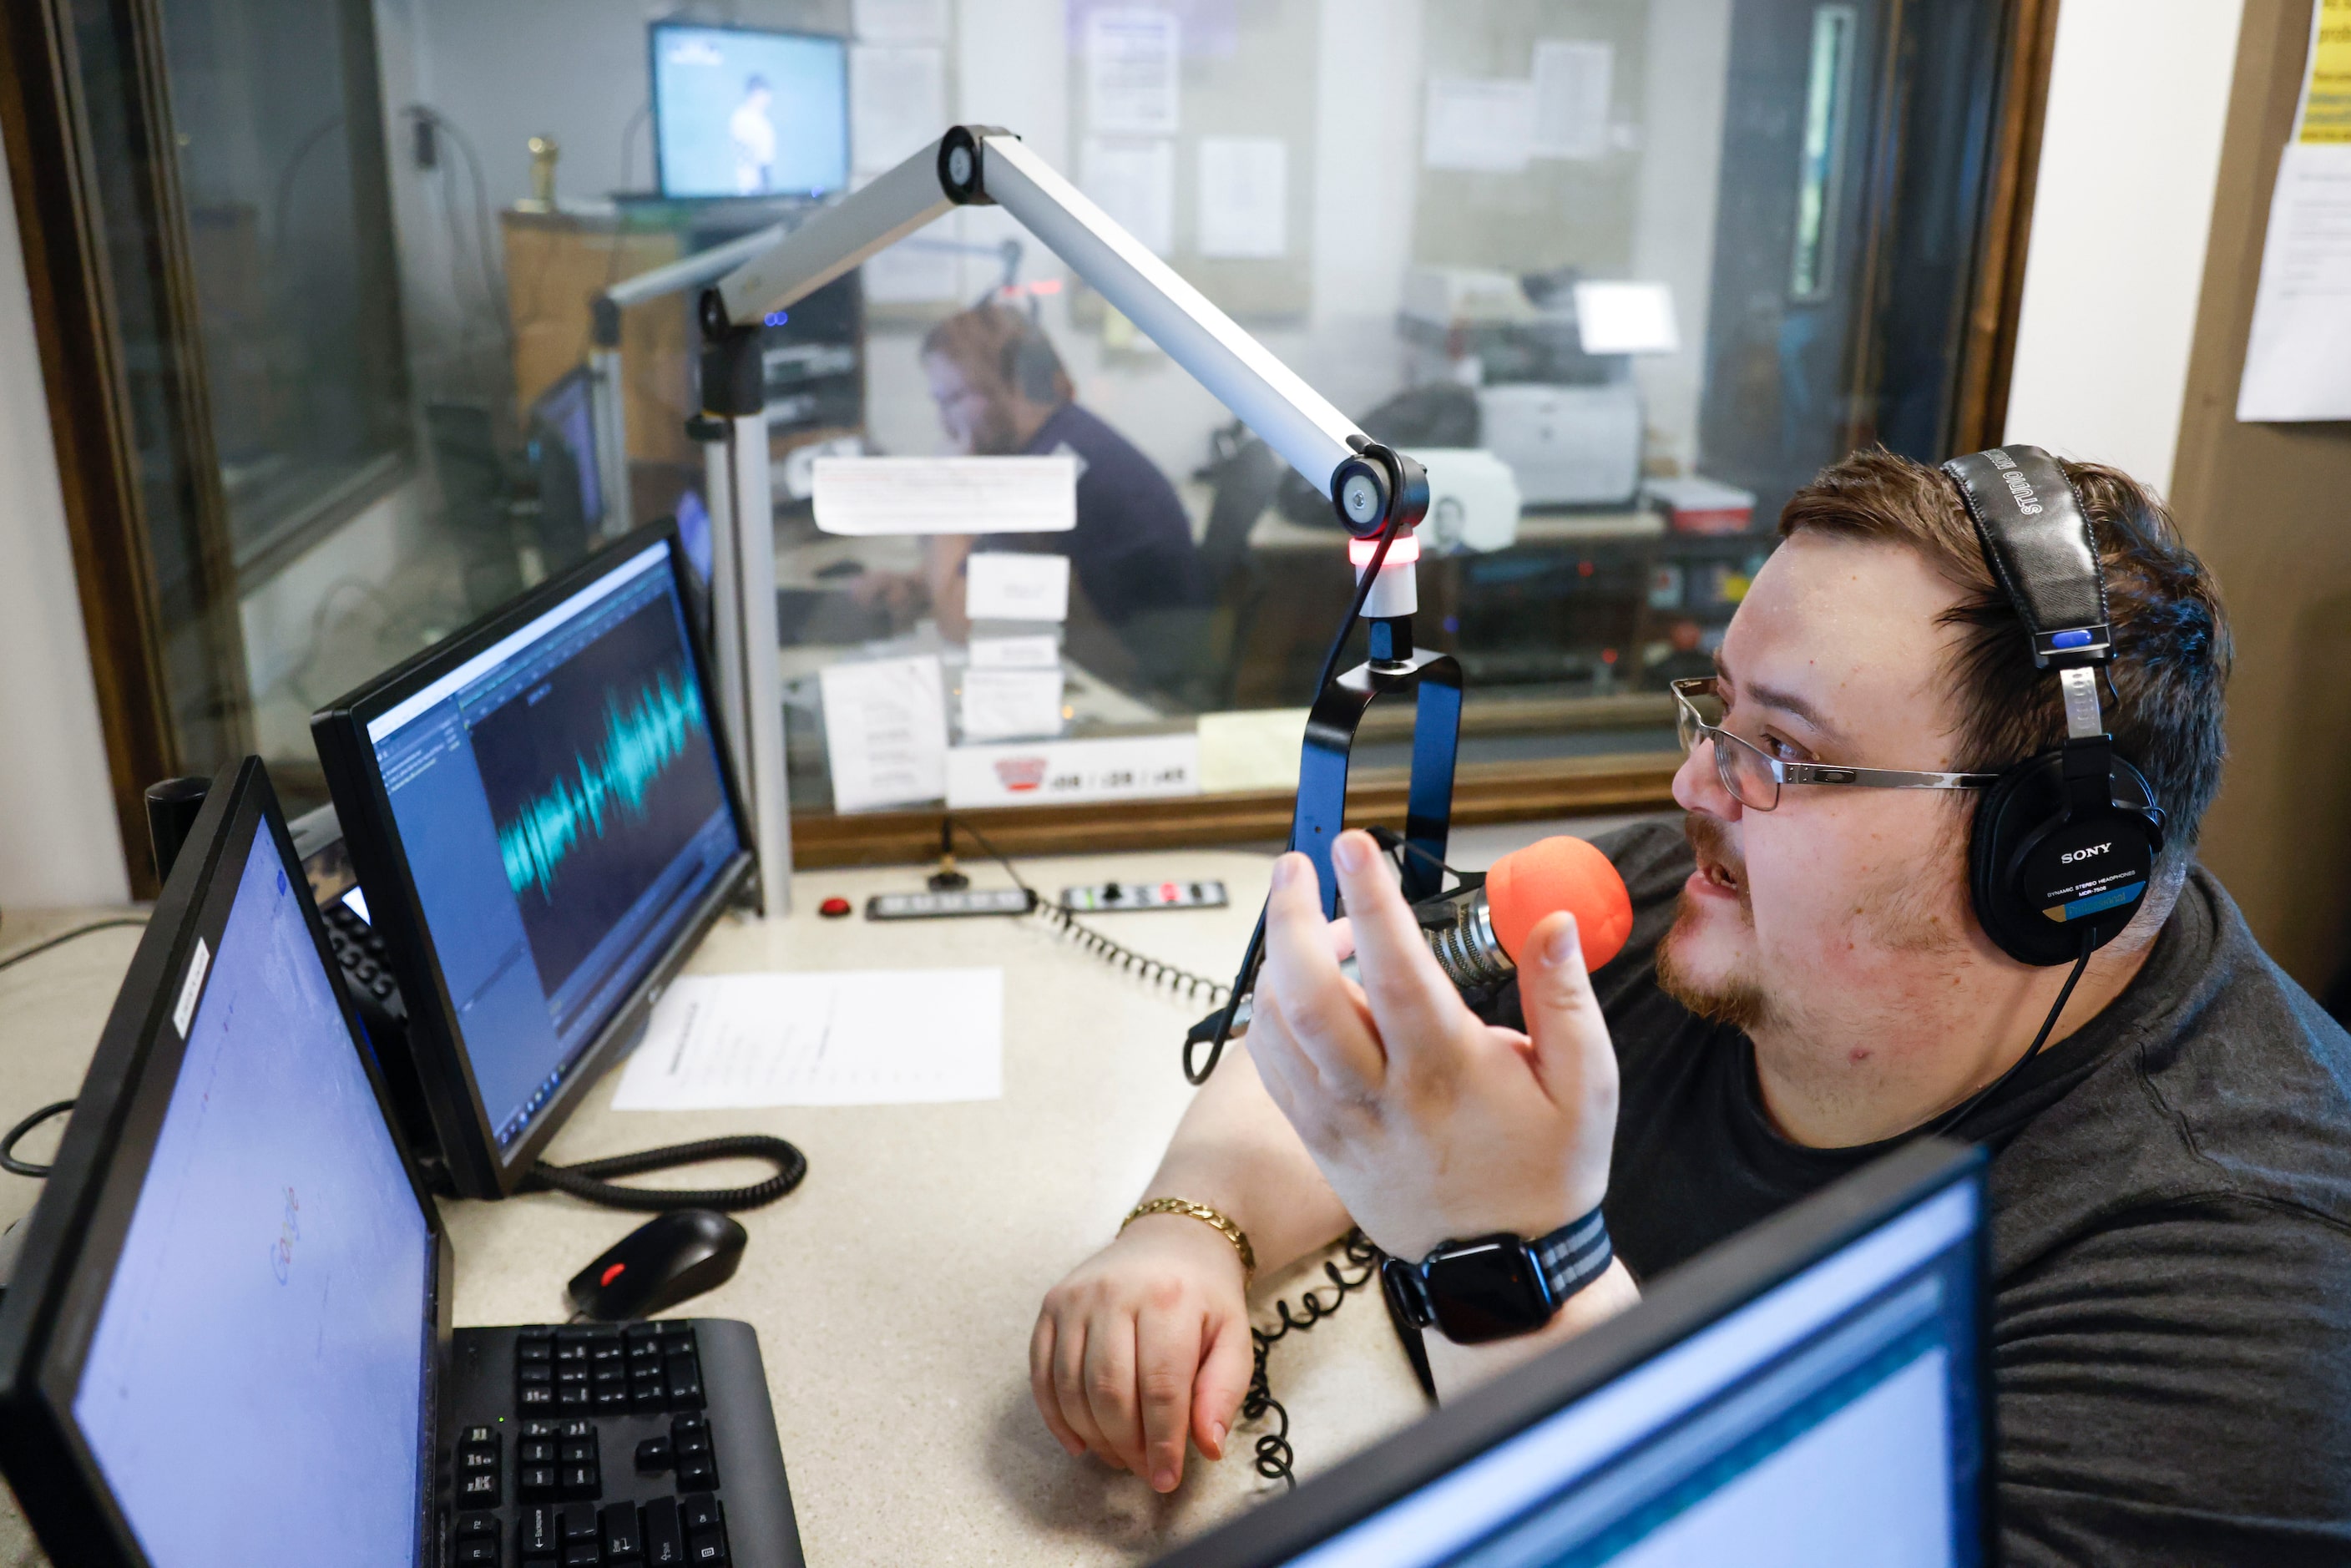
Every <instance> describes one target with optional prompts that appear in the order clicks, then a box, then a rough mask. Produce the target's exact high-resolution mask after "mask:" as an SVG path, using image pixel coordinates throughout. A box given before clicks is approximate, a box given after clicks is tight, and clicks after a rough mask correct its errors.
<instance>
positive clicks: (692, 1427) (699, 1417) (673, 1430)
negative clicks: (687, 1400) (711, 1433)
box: [669, 1410, 710, 1437]
mask: <svg viewBox="0 0 2351 1568" xmlns="http://www.w3.org/2000/svg"><path fill="white" fill-rule="evenodd" d="M708 1430H710V1417H709V1416H705V1415H703V1414H702V1413H701V1412H700V1411H698V1410H689V1411H686V1412H685V1413H684V1415H680V1416H671V1417H670V1418H669V1435H670V1436H671V1437H684V1435H685V1434H686V1433H688V1432H707V1431H708Z"/></svg>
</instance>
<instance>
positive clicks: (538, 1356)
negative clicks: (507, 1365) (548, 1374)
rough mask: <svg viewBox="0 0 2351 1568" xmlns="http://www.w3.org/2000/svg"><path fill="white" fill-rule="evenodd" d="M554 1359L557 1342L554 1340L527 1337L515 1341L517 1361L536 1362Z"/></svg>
mask: <svg viewBox="0 0 2351 1568" xmlns="http://www.w3.org/2000/svg"><path fill="white" fill-rule="evenodd" d="M554 1359H555V1342H554V1341H553V1340H546V1339H526V1340H517V1342H516V1343H515V1360H516V1361H517V1362H523V1363H534V1362H542V1361H553V1360H554Z"/></svg>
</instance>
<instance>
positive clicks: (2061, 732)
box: [1780, 447, 2230, 865]
mask: <svg viewBox="0 0 2351 1568" xmlns="http://www.w3.org/2000/svg"><path fill="white" fill-rule="evenodd" d="M2062 466H2063V467H2064V470H2065V476H2066V477H2067V478H2068V479H2070V480H2072V481H2073V485H2074V493H2075V494H2076V495H2078V496H2079V497H2081V500H2082V511H2083V514H2084V516H2085V517H2088V519H2089V523H2090V532H2091V535H2092V537H2093V538H2095V540H2096V541H2097V549H2098V563H2099V566H2100V568H2101V569H2102V570H2104V571H2105V579H2106V608H2107V616H2108V620H2109V623H2110V625H2111V626H2112V628H2113V632H2114V641H2115V656H2114V661H2113V663H2112V664H2109V665H2108V666H2107V671H2108V674H2110V675H2111V676H2112V677H2113V695H2114V700H2113V701H2112V702H2110V704H2109V711H2108V713H2107V715H2106V722H2107V723H2108V724H2109V725H2110V726H2111V727H2112V728H2113V732H2114V737H2115V749H2116V751H2117V752H2119V753H2120V754H2121V755H2122V756H2123V757H2125V758H2128V759H2129V760H2130V761H2131V762H2133V763H2134V764H2136V765H2137V768H2138V770H2139V771H2140V772H2141V773H2142V774H2144V775H2146V777H2147V784H2148V786H2149V787H2150V788H2151V789H2153V790H2154V791H2155V800H2156V803H2157V804H2158V805H2159V806H2161V807H2162V808H2163V810H2164V811H2165V813H2166V815H2167V816H2168V819H2169V821H2168V824H2167V826H2166V829H2165V845H2164V854H2163V859H2164V860H2165V861H2166V862H2170V863H2172V864H2175V865H2176V864H2179V863H2182V862H2184V861H2185V858H2186V855H2187V853H2188V852H2189V850H2190V849H2191V848H2192V847H2193V846H2194V844H2195V842H2196V832H2197V828H2198V826H2199V823H2201V822H2202V821H2203V819H2204V810H2205V808H2206V807H2208V806H2210V804H2211V803H2212V797H2213V795H2214V793H2215V792H2217V791H2218V790H2219V789H2220V765H2221V762H2222V761H2223V759H2224V758H2225V757H2226V756H2227V750H2228V747H2227V743H2226V741H2225V739H2224V738H2223V737H2222V733H2221V717H2222V706H2223V703H2222V698H2223V693H2224V690H2225V688H2226V687H2227V685H2228V681H2229V663H2230V646H2229V625H2228V621H2227V619H2226V617H2225V616H2224V615H2223V614H2222V612H2221V610H2220V594H2219V592H2218V591H2216V590H2215V589H2214V587H2213V585H2212V577H2211V574H2210V572H2208V571H2206V570H2204V563H2203V562H2202V561H2200V560H2198V559H2196V556H2195V553H2194V552H2193V551H2191V550H2190V549H2189V548H2188V547H2187V546H2186V545H2184V544H2182V543H2181V542H2180V540H2179V528H2177V527H2176V526H2175V525H2174V524H2173V522H2172V520H2171V514H2170V513H2169V512H2168V511H2167V510H2165V508H2164V505H2163V503H2162V502H2161V501H2159V500H2158V499H2157V498H2156V497H2155V495H2154V494H2153V493H2152V492H2151V491H2149V490H2148V489H2147V487H2146V486H2143V485H2141V484H2139V483H2138V482H2137V480H2135V479H2133V478H2131V477H2130V476H2128V475H2127V474H2124V473H2122V472H2121V471H2119V470H2118V469H2114V468H2109V467H2106V466H2105V465H2102V464H2096V463H2066V464H2064V465H2062ZM1808 530H1809V531H1812V532H1816V533H1823V534H1829V535H1834V536H1838V537H1842V538H1864V539H1886V540H1891V541H1895V542H1898V543H1902V544H1907V545H1908V546H1910V547H1911V548H1912V549H1916V550H1917V551H1919V552H1920V553H1921V554H1923V555H1924V556H1925V557H1926V558H1927V559H1928V561H1930V562H1932V563H1933V565H1934V566H1935V568H1936V570H1938V571H1940V572H1941V573H1942V574H1943V576H1945V577H1946V578H1948V579H1949V580H1951V581H1953V582H1955V583H1957V584H1958V585H1959V588H1960V589H1961V591H1962V597H1961V599H1960V601H1959V603H1958V604H1957V605H1956V606H1954V607H1953V608H1952V609H1951V610H1949V612H1946V613H1945V615H1944V617H1943V619H1944V620H1945V621H1946V622H1949V623H1951V624H1955V625H1961V626H1966V627H1969V628H1970V631H1969V632H1968V633H1967V635H1965V636H1964V637H1963V638H1961V639H1960V641H1959V644H1958V646H1957V648H1956V649H1955V651H1954V653H1953V655H1952V659H1951V668H1950V678H1951V685H1952V689H1953V691H1954V692H1955V693H1956V694H1957V695H1958V710H1959V756H1958V757H1957V758H1953V760H1952V762H1951V766H1952V767H1954V768H1964V769H1967V770H1969V771H1981V772H1994V771H1997V770H1999V769H2001V768H2006V767H2008V766H2009V765H2010V764H2011V763H2015V762H2020V761H2022V760H2023V759H2024V758H2028V757H2031V756H2032V755H2034V754H2035V753H2037V752H2042V751H2046V750H2049V749H2051V748H2052V747H2055V746H2057V745H2059V744H2060V743H2061V742H2063V741H2064V737H2065V719H2064V709H2063V707H2062V706H2061V705H2060V702H2059V699H2058V691H2057V683H2056V682H2055V681H2053V680H2052V679H2050V678H2049V676H2048V674H2046V673H2045V672H2043V671H2041V670H2036V669H2035V668H2034V667H2033V664H2032V650H2031V647H2030V645H2029V643H2028V641H2027V639H2026V637H2025V633H2024V624H2023V622H2022V619H2021V618H2020V617H2019V616H2018V615H2017V612H2016V608H2015V606H2014V605H2013V604H2012V603H2011V601H2010V600H2009V598H2008V595H2007V594H2006V593H2005V592H2003V591H2001V588H2000V586H1999V584H1998V583H1996V582H1995V581H1994V580H1993V579H1992V575H1991V567H1990V566H1989V565H1988V564H1986V562H1985V560H1984V554H1983V546H1982V544H1981V542H1980V539H1979V538H1978V537H1977V534H1976V528H1975V524H1974V522H1973V521H1972V520H1971V519H1970V517H1969V516H1968V512H1967V508H1966V507H1965V506H1963V505H1962V504H1961V503H1960V500H1959V489H1958V486H1956V485H1955V484H1954V482H1953V481H1952V480H1951V478H1950V477H1949V476H1948V475H1946V474H1944V473H1943V472H1942V471H1941V470H1940V469H1937V468H1929V467H1928V466H1927V465H1924V464H1921V463H1914V462H1912V461H1911V460H1910V459H1908V458H1907V457H1897V456H1896V455H1894V454H1893V453H1891V452H1887V451H1886V450H1885V449H1884V448H1882V447H1880V448H1873V449H1871V450H1869V451H1865V452H1856V453H1855V454H1854V455H1851V456H1850V457H1846V458H1844V459H1843V460H1842V461H1839V462H1836V463H1833V464H1831V465H1829V466H1828V467H1826V468H1823V469H1822V470H1821V472H1820V474H1819V476H1817V477H1815V478H1814V479H1813V482H1812V483H1811V484H1809V485H1807V486H1804V487H1803V488H1802V489H1801V490H1799V491H1797V492H1796V494H1795V495H1794V496H1793V497H1791V498H1790V500H1789V502H1788V505H1787V507H1786V509H1785V510H1783V511H1782V513H1781V514H1780V535H1781V537H1782V538H1790V537H1792V536H1793V535H1795V534H1798V533H1802V532H1805V531H1808Z"/></svg>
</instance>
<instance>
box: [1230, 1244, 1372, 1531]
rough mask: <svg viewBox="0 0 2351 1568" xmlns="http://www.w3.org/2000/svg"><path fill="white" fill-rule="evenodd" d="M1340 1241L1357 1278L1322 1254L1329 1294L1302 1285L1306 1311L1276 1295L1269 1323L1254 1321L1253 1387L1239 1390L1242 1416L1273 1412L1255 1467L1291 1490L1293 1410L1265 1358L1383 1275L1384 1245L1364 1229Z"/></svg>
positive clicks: (1251, 1343)
mask: <svg viewBox="0 0 2351 1568" xmlns="http://www.w3.org/2000/svg"><path fill="white" fill-rule="evenodd" d="M1340 1245H1341V1246H1342V1247H1343V1249H1345V1252H1346V1256H1347V1261H1348V1262H1350V1263H1353V1264H1354V1265H1355V1267H1356V1272H1355V1274H1354V1275H1353V1278H1350V1277H1349V1276H1348V1274H1347V1272H1346V1270H1343V1269H1342V1268H1341V1267H1340V1266H1339V1263H1338V1260H1336V1259H1331V1258H1326V1259H1324V1260H1322V1272H1323V1275H1324V1276H1325V1277H1326V1278H1328V1279H1329V1280H1330V1281H1331V1284H1332V1294H1331V1295H1330V1296H1329V1297H1328V1298H1327V1299H1325V1298H1324V1297H1322V1296H1318V1295H1316V1294H1315V1293H1314V1291H1311V1290H1308V1291H1301V1292H1300V1294H1299V1297H1298V1299H1299V1301H1300V1302H1301V1304H1302V1305H1303V1306H1304V1308H1305V1311H1304V1313H1303V1315H1301V1314H1299V1313H1295V1312H1291V1311H1290V1303H1289V1302H1288V1301H1276V1302H1274V1304H1273V1311H1274V1317H1275V1322H1274V1325H1273V1327H1272V1328H1271V1329H1260V1328H1259V1327H1257V1326H1256V1325H1255V1324H1254V1323H1252V1324H1251V1325H1250V1326H1249V1349H1250V1354H1251V1365H1250V1367H1249V1392H1248V1393H1246V1394H1244V1395H1242V1396H1241V1419H1242V1420H1244V1421H1258V1420H1262V1419H1263V1418H1264V1417H1265V1416H1268V1415H1269V1414H1270V1415H1271V1416H1273V1417H1274V1420H1275V1426H1274V1428H1273V1430H1272V1431H1270V1432H1263V1433H1260V1434H1259V1436H1258V1439H1257V1445H1256V1446H1257V1473H1258V1474H1259V1475H1261V1476H1263V1477H1264V1478H1265V1479H1268V1480H1270V1481H1280V1482H1282V1483H1284V1484H1285V1485H1287V1486H1288V1487H1289V1488H1290V1490H1292V1491H1296V1490H1298V1477H1297V1476H1296V1475H1295V1474H1294V1473H1293V1472H1292V1470H1291V1466H1292V1464H1293V1463H1294V1462H1295V1460H1296V1458H1297V1456H1296V1455H1295V1454H1294V1453H1292V1452H1291V1451H1290V1412H1289V1411H1288V1410H1286V1409H1284V1408H1282V1405H1281V1401H1280V1400H1279V1399H1276V1398H1275V1397H1274V1396H1273V1385H1272V1384H1270V1382H1268V1381H1267V1379H1266V1375H1265V1358H1266V1354H1267V1353H1268V1352H1270V1351H1271V1350H1272V1349H1273V1346H1274V1343H1275V1342H1276V1341H1278V1340H1281V1339H1286V1338H1288V1337H1289V1336H1290V1334H1291V1333H1304V1332H1305V1331H1306V1330H1308V1329H1311V1328H1312V1327H1313V1326H1314V1325H1315V1324H1316V1323H1319V1322H1322V1320H1323V1319H1324V1318H1327V1317H1329V1316H1330V1315H1331V1314H1332V1313H1333V1312H1337V1311H1338V1310H1339V1303H1340V1302H1342V1301H1345V1300H1346V1299H1347V1298H1348V1297H1349V1296H1351V1295H1353V1293H1354V1292H1355V1291H1360V1290H1362V1289H1363V1288H1364V1286H1366V1285H1368V1284H1370V1283H1371V1282H1372V1281H1374V1280H1375V1279H1377V1278H1379V1272H1380V1257H1381V1254H1380V1249H1378V1248H1377V1247H1375V1246H1374V1245H1373V1244H1372V1241H1371V1239H1370V1238H1368V1237H1366V1236H1365V1235H1364V1233H1363V1232H1362V1231H1360V1230H1350V1231H1349V1232H1347V1239H1345V1240H1344V1241H1343V1242H1342V1243H1341V1244H1340Z"/></svg>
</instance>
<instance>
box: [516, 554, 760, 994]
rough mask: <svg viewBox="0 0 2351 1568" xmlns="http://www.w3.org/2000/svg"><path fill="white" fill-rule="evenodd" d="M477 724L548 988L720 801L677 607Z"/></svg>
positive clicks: (640, 618) (654, 606)
mask: <svg viewBox="0 0 2351 1568" xmlns="http://www.w3.org/2000/svg"><path fill="white" fill-rule="evenodd" d="M471 730H472V737H471V738H472V741H473V748H474V755H475V762H476V764H477V765H478V766H479V768H480V769H481V779H482V787H483V790H484V792H485V793H486V795H487V796H488V799H489V806H490V815H491V818H492V820H493V821H495V822H496V826H497V836H498V851H499V855H500V858H501V861H502V862H503V864H504V867H505V871H506V879H507V885H508V886H509V887H511V888H512V889H513V891H514V895H515V901H516V904H517V905H518V906H519V908H520V910H521V914H522V920H523V926H524V929H525V930H526V931H527V932H528V935H529V938H530V946H531V952H532V955H533V956H534V957H535V959H536V960H537V963H538V975H539V983H540V985H541V987H542V988H544V989H545V991H546V993H547V994H548V996H549V997H550V998H552V997H553V996H554V995H555V993H556V992H557V991H558V990H559V989H560V988H561V987H562V985H563V983H564V981H565V980H566V979H568V978H569V977H570V975H571V973H572V972H573V971H574V970H575V969H577V968H578V967H579V966H580V963H581V962H582V960H584V959H585V958H587V957H588V956H589V954H590V952H591V950H593V949H594V947H595V946H596V945H597V944H598V943H599V942H600V941H601V940H602V939H603V938H604V937H605V936H606V934H607V933H608V932H610V931H611V930H612V929H613V927H614V925H616V924H617V923H618V922H619V921H620V920H621V918H622V916H623V915H626V914H627V913H628V911H629V909H630V908H631V906H632V904H635V903H636V901H637V900H638V898H639V897H640V896H642V895H643V894H644V892H645V890H646V889H647V888H648V887H650V886H652V885H653V883H654V881H655V880H656V879H657V878H659V877H661V876H662V874H663V873H664V872H665V871H667V870H668V869H669V868H670V867H671V866H672V864H673V863H674V862H675V861H676V860H677V859H678V857H679V855H680V854H681V852H684V850H685V849H686V847H687V846H688V844H689V843H691V842H692V841H693V840H694V839H695V835H696V834H697V833H699V832H700V831H702V829H703V828H704V826H705V824H706V823H708V822H709V821H710V820H711V818H712V816H713V815H714V814H715V813H718V812H721V811H723V810H725V809H726V796H725V791H724V788H723V786H722V785H721V783H720V779H719V773H718V759H717V753H716V749H715V748H714V747H713V744H712V741H711V736H710V727H709V724H708V722H707V720H706V718H705V715H704V713H703V706H702V696H701V691H700V687H699V685H698V684H697V683H696V682H695V679H694V676H693V674H692V668H691V666H690V665H689V664H688V663H687V655H686V652H685V647H684V640H683V637H682V635H681V629H680V627H679V624H678V619H677V612H676V610H675V607H674V604H673V603H672V602H671V601H670V600H669V598H668V597H667V596H664V597H663V598H660V599H657V600H654V601H650V602H648V603H646V604H644V605H643V606H642V607H641V608H639V609H638V610H636V611H635V612H632V613H631V614H629V615H627V616H626V617H624V618H622V620H620V621H617V622H614V623H612V624H611V626H610V627H609V628H607V629H606V630H605V631H604V632H602V633H601V635H599V636H597V637H596V638H595V639H594V640H593V641H592V642H590V643H587V644H586V645H585V646H583V647H581V648H580V649H579V650H578V651H577V652H576V653H573V654H572V655H571V656H570V657H569V658H568V659H566V660H565V661H564V662H563V663H561V664H558V665H556V666H555V667H554V668H552V669H551V670H549V671H548V672H547V674H545V675H544V676H543V677H542V678H540V679H539V680H538V681H536V682H534V683H533V684H532V685H530V686H528V688H527V689H525V690H522V691H520V692H518V693H517V694H516V695H514V696H512V697H511V698H509V699H508V700H507V701H506V702H504V703H502V704H500V706H497V707H496V708H495V709H493V710H491V711H490V712H488V713H486V714H482V715H479V716H474V717H473V719H472V723H471Z"/></svg>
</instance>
